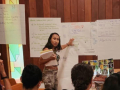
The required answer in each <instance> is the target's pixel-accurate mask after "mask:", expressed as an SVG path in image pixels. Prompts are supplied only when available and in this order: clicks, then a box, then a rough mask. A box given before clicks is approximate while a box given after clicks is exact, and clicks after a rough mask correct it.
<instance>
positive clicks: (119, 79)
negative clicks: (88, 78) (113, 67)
mask: <svg viewBox="0 0 120 90" xmlns="http://www.w3.org/2000/svg"><path fill="white" fill-rule="evenodd" d="M102 90H120V74H119V73H113V74H112V75H110V76H109V77H108V78H107V79H106V80H105V83H104V85H103V89H102Z"/></svg>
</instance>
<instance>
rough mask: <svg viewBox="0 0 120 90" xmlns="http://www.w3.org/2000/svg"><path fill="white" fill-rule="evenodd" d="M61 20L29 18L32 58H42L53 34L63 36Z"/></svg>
mask: <svg viewBox="0 0 120 90" xmlns="http://www.w3.org/2000/svg"><path fill="white" fill-rule="evenodd" d="M60 25H61V19H60V18H29V39H30V57H40V51H42V49H43V48H44V46H45V45H46V43H47V41H48V38H49V36H50V34H51V33H53V32H57V33H58V34H59V35H60V36H61V30H60V27H61V26H60Z"/></svg>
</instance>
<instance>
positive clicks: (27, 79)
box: [21, 65, 42, 89]
mask: <svg viewBox="0 0 120 90" xmlns="http://www.w3.org/2000/svg"><path fill="white" fill-rule="evenodd" d="M21 79H22V83H23V88H25V89H32V88H33V87H34V86H36V85H37V84H38V83H39V82H40V81H42V72H41V70H40V69H39V67H37V66H35V65H27V66H26V67H25V68H24V70H23V72H22V76H21Z"/></svg>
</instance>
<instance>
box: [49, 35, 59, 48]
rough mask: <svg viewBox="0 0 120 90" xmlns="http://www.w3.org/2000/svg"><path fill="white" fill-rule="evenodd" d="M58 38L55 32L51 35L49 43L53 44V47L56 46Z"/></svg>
mask: <svg viewBox="0 0 120 90" xmlns="http://www.w3.org/2000/svg"><path fill="white" fill-rule="evenodd" d="M59 39H60V37H59V36H58V35H57V34H53V35H52V38H51V44H52V45H53V47H56V46H57V45H58V43H59Z"/></svg>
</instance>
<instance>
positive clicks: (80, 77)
mask: <svg viewBox="0 0 120 90" xmlns="http://www.w3.org/2000/svg"><path fill="white" fill-rule="evenodd" d="M92 77H93V69H92V67H91V66H90V65H88V64H84V63H82V64H76V65H75V66H74V67H73V68H72V70H71V79H72V83H73V85H74V87H75V90H86V89H87V88H88V86H89V84H90V83H91V81H92Z"/></svg>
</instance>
